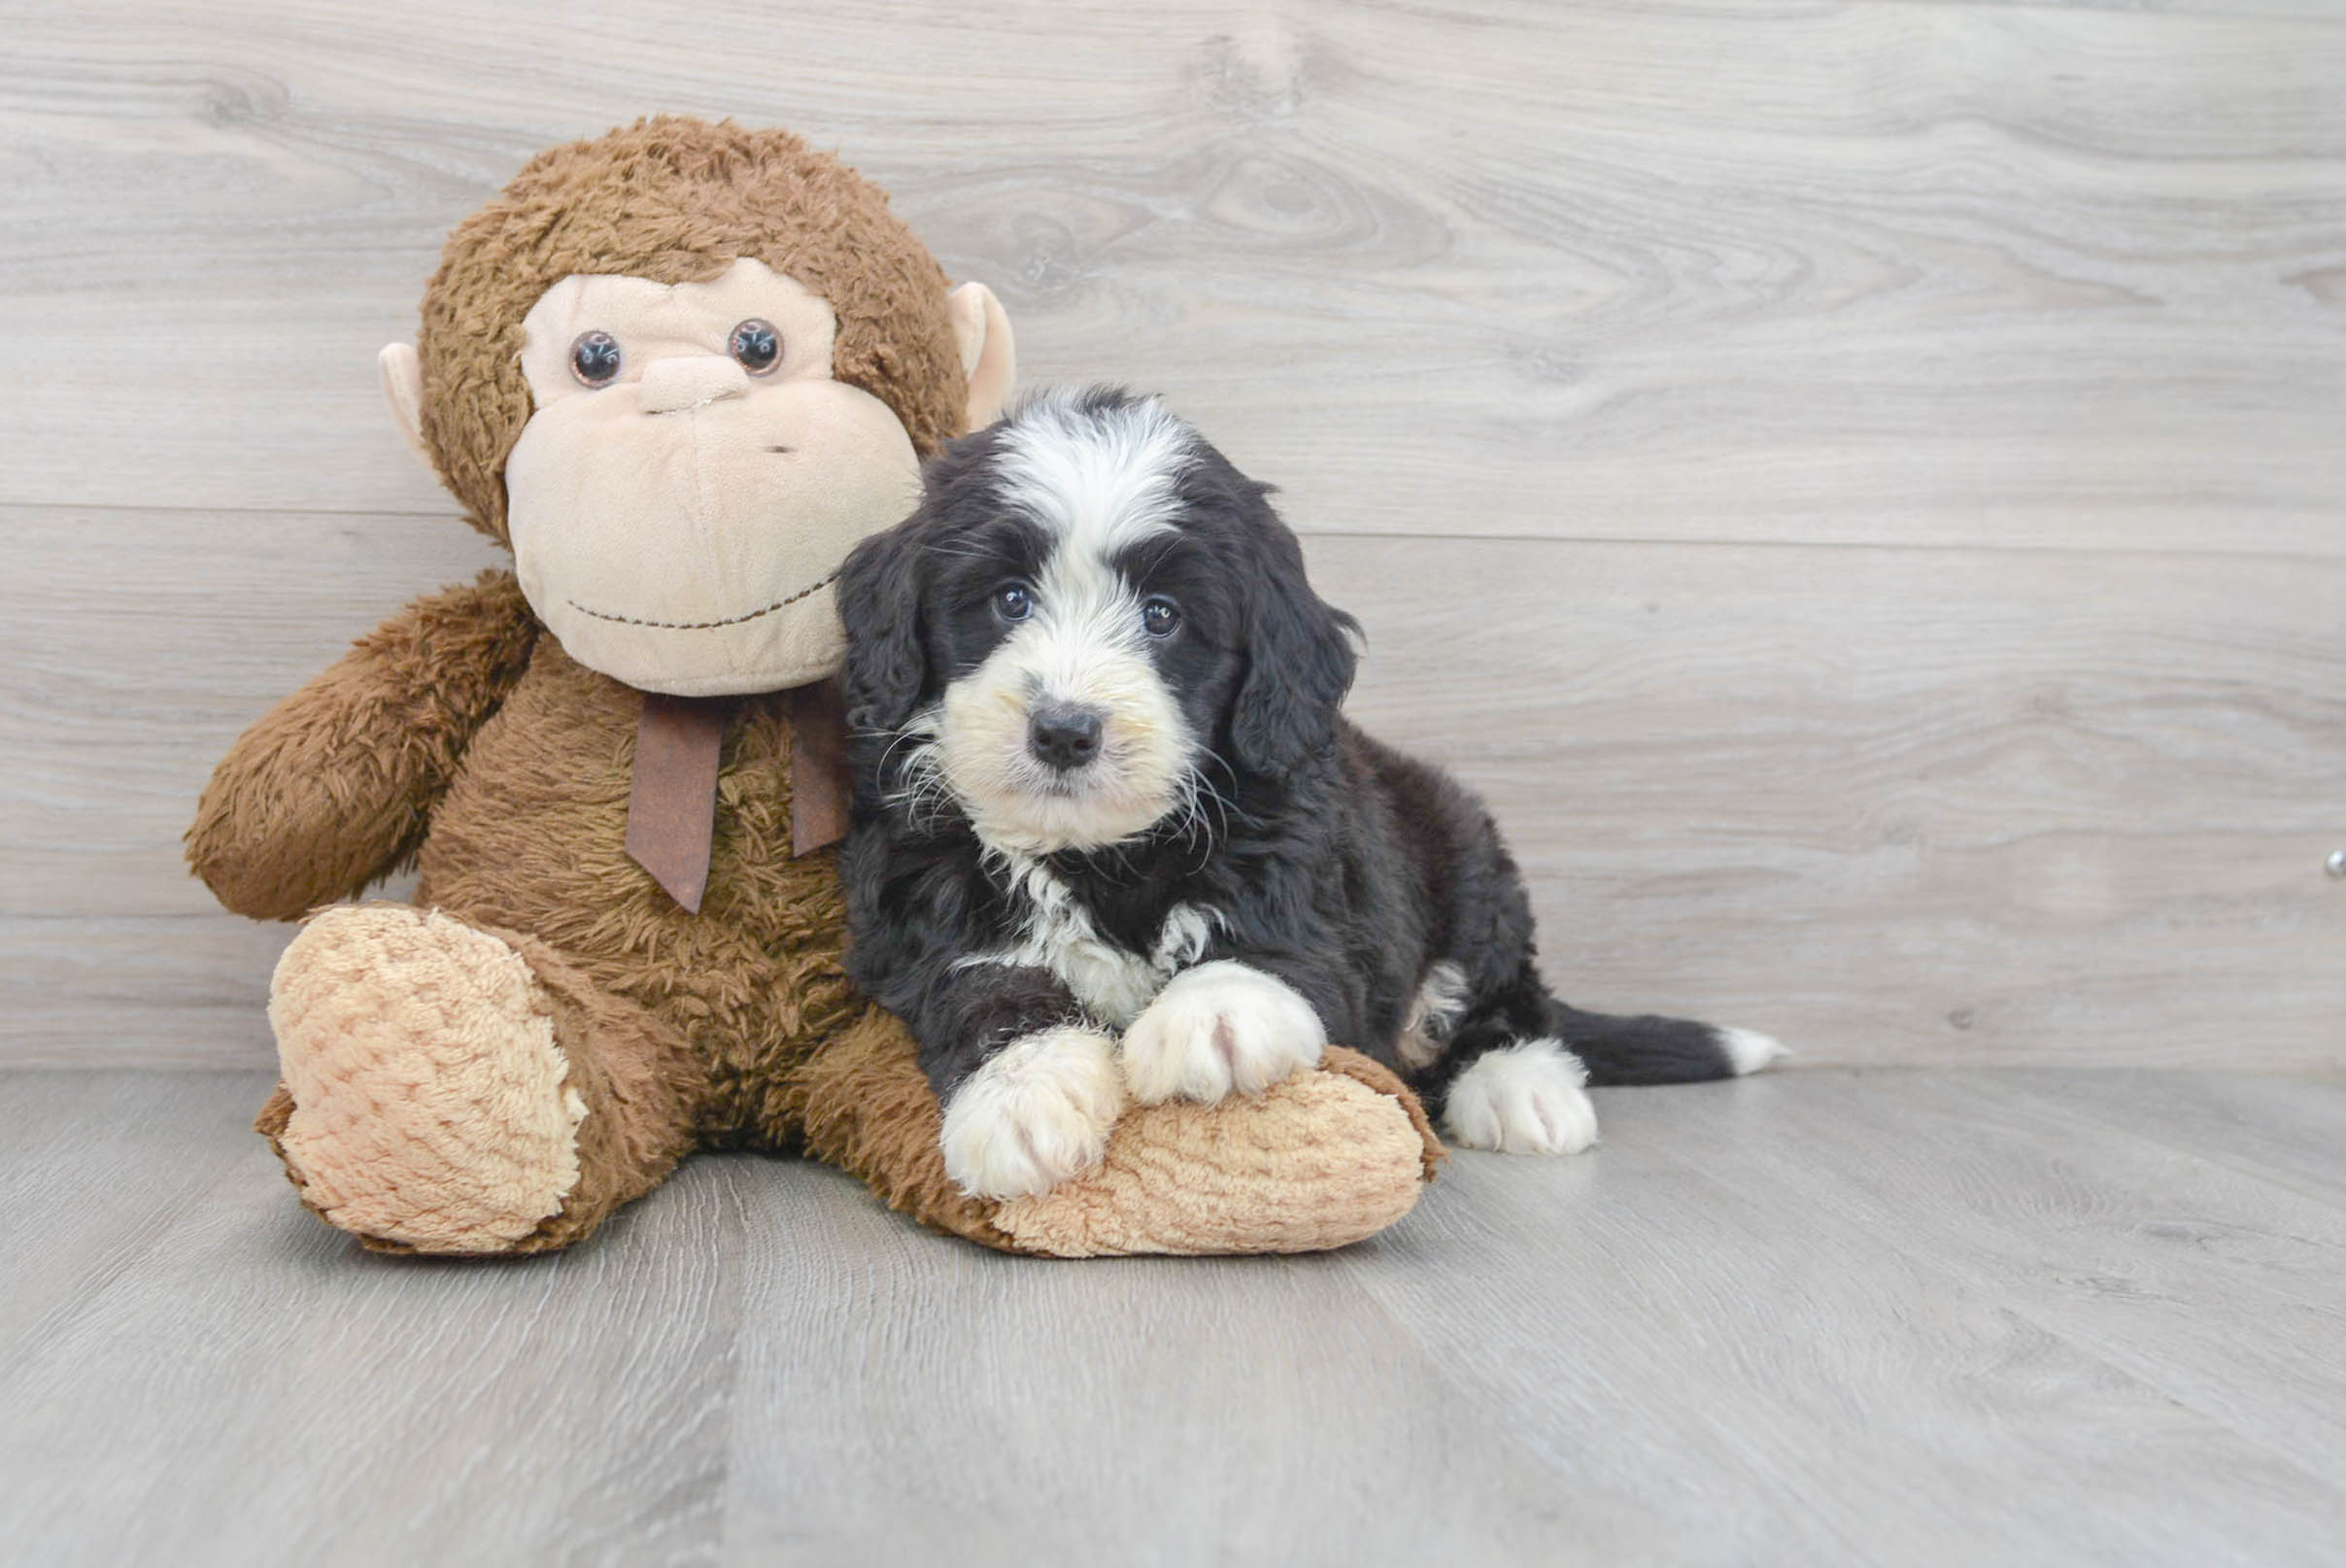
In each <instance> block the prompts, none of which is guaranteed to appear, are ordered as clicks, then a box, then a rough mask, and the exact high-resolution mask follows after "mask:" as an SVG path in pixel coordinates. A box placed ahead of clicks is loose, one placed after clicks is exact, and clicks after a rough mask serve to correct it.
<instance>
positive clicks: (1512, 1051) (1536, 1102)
mask: <svg viewBox="0 0 2346 1568" xmlns="http://www.w3.org/2000/svg"><path fill="white" fill-rule="evenodd" d="M1587 1082H1588V1069H1587V1068H1586V1067H1585V1066H1583V1065H1582V1064H1581V1059H1580V1058H1579V1057H1577V1056H1575V1055H1573V1054H1572V1052H1570V1051H1568V1050H1566V1049H1565V1048H1564V1047H1563V1046H1562V1045H1561V1044H1560V1043H1558V1042H1557V1041H1555V1040H1525V1041H1524V1042H1522V1043H1521V1044H1519V1045H1503V1046H1501V1047H1499V1048H1498V1049H1496V1050H1490V1051H1485V1052H1483V1053H1482V1054H1481V1055H1480V1056H1478V1057H1477V1058H1475V1060H1474V1062H1473V1063H1472V1064H1470V1065H1469V1066H1468V1067H1467V1069H1466V1071H1464V1072H1463V1073H1460V1074H1458V1076H1457V1077H1455V1078H1453V1079H1452V1080H1451V1081H1450V1092H1449V1098H1448V1100H1447V1101H1446V1102H1445V1104H1444V1107H1443V1111H1442V1122H1443V1129H1444V1131H1445V1132H1447V1133H1448V1134H1449V1135H1450V1142H1453V1143H1456V1144H1458V1145H1459V1146H1460V1147H1461V1148H1489V1149H1497V1150H1499V1151H1500V1152H1501V1153H1503V1154H1578V1153H1580V1152H1581V1150H1582V1149H1584V1148H1586V1147H1587V1146H1588V1145H1589V1144H1591V1143H1593V1142H1596V1141H1597V1108H1596V1107H1595V1106H1593V1105H1591V1104H1590V1103H1589V1099H1588V1090H1587V1089H1586V1087H1585V1085H1586V1084H1587Z"/></svg>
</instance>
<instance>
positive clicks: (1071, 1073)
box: [940, 1024, 1124, 1198]
mask: <svg viewBox="0 0 2346 1568" xmlns="http://www.w3.org/2000/svg"><path fill="white" fill-rule="evenodd" d="M1123 1113H1124V1080H1123V1078H1122V1077H1121V1076H1120V1075H1119V1074H1118V1073H1117V1071H1116V1042H1115V1041H1114V1040H1110V1039H1109V1038H1108V1037H1107V1036H1105V1035H1104V1034H1102V1033H1100V1032H1099V1031H1098V1030H1096V1029H1085V1028H1082V1027H1080V1026H1077V1025H1073V1024H1070V1025H1065V1026H1062V1027H1060V1028H1057V1029H1045V1030H1042V1031H1040V1032H1039V1033H1037V1034H1033V1035H1027V1036H1025V1037H1023V1038H1021V1039H1018V1040H1012V1041H1011V1042H1010V1043H1009V1044H1007V1045H1005V1046H1003V1048H1002V1049H1001V1050H999V1051H997V1052H996V1053H995V1054H994V1055H993V1056H991V1057H990V1058H988V1059H987V1061H986V1064H985V1065H984V1066H983V1067H981V1068H979V1069H978V1070H977V1071H976V1072H975V1073H972V1074H969V1077H968V1078H967V1079H965V1080H964V1081H963V1083H962V1085H961V1087H960V1088H958V1089H956V1090H955V1091H954V1092H953V1098H952V1100H951V1102H950V1103H948V1104H947V1105H946V1107H945V1125H944V1133H943V1136H942V1139H941V1140H940V1141H941V1142H942V1143H943V1145H944V1152H945V1174H946V1175H947V1176H951V1177H952V1178H953V1180H954V1181H955V1183H956V1184H958V1185H959V1186H960V1187H961V1190H962V1191H964V1192H966V1193H968V1194H969V1195H970V1196H971V1197H973V1198H1023V1197H1028V1196H1031V1195H1033V1194H1035V1193H1040V1192H1048V1191H1049V1190H1050V1189H1051V1188H1053V1187H1055V1186H1057V1185H1058V1184H1059V1183H1060V1182H1062V1181H1065V1180H1067V1179H1068V1178H1069V1177H1071V1176H1081V1175H1082V1174H1083V1173H1084V1172H1086V1171H1088V1170H1090V1169H1091V1168H1092V1167H1093V1166H1095V1165H1097V1164H1099V1163H1100V1156H1101V1154H1102V1152H1103V1151H1105V1149H1106V1147H1107V1135H1108V1132H1109V1131H1110V1129H1112V1128H1113V1127H1114V1126H1115V1125H1116V1118H1117V1117H1118V1116H1120V1115H1122V1114H1123Z"/></svg>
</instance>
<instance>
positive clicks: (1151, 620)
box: [1140, 598, 1181, 637]
mask: <svg viewBox="0 0 2346 1568" xmlns="http://www.w3.org/2000/svg"><path fill="white" fill-rule="evenodd" d="M1140 625H1141V628H1142V629H1143V630H1145V631H1147V632H1148V634H1149V635H1150V636H1152V637H1170V636H1172V635H1173V633H1174V632H1175V631H1179V630H1180V627H1181V607H1180V606H1179V605H1178V604H1175V603H1174V602H1173V600H1172V599H1169V598H1152V599H1150V600H1149V601H1148V602H1147V603H1145V604H1143V605H1141V606H1140Z"/></svg>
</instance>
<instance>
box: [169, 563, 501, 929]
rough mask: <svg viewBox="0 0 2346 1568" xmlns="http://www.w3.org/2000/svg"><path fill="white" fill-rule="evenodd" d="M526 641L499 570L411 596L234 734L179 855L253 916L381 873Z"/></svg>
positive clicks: (487, 711) (347, 889) (343, 890)
mask: <svg viewBox="0 0 2346 1568" xmlns="http://www.w3.org/2000/svg"><path fill="white" fill-rule="evenodd" d="M536 636H537V623H536V621H535V619H534V618H533V617H532V616H531V615H530V613H529V607H528V605H527V603H526V602H525V601H524V599H523V598H522V592H521V588H520V586H519V585H518V584H516V583H515V582H514V580H513V575H512V574H511V573H510V572H505V571H486V572H483V573H482V574H481V576H480V579H479V580H478V581H477V582H475V583H472V584H471V585H469V586H466V587H460V588H449V589H443V590H442V591H441V592H439V593H437V594H432V595H427V596H425V597H423V598H420V599H417V600H416V601H415V602H414V603H412V604H410V605H408V606H407V608H405V609H404V610H401V611H400V612H399V613H398V614H397V615H395V616H393V617H391V619H390V620H389V621H386V622H384V623H383V625H381V626H380V627H377V628H376V629H375V630H374V631H371V632H369V633H367V634H366V635H365V636H364V637H361V638H360V639H359V640H358V641H357V643H355V644H354V645H353V646H352V648H351V651H350V652H349V653H348V654H345V655H344V656H343V657H342V659H341V661H340V662H339V663H337V664H336V665H334V666H333V667H332V668H330V669H328V670H326V672H325V673H324V674H323V675H320V676H319V677H318V678H317V679H316V680H313V681H311V682H310V683H309V684H308V685H307V686H304V687H303V688H302V689H301V690H300V691H298V692H295V693H294V694H293V695H292V696H291V697H289V698H287V699H285V700H284V701H282V702H280V703H278V704H277V706H276V707H274V708H272V709H270V710H269V711H268V712H267V713H266V714H264V715H262V716H261V718H260V720H259V722H258V723H256V724H255V725H254V726H253V728H252V729H250V730H247V731H246V732H245V733H244V734H243V735H241V736H239V737H238V739H237V741H236V744H235V745H233V746H231V747H230V748H229V749H228V755H227V756H226V757H224V758H222V759H221V765H220V767H219V768H218V769H216V770H215V771H214V773H213V775H212V782H211V783H210V784H209V785H207V786H206V787H205V789H204V795H203V800H202V801H201V802H200V803H199V804H198V805H197V807H196V812H195V823H194V826H192V827H190V828H189V829H188V830H187V864H188V865H189V866H190V867H191V868H193V869H194V871H195V874H196V875H198V876H200V877H202V878H203V879H204V883H205V885H206V886H207V887H209V888H211V889H212V891H213V893H214V894H215V895H216V896H217V897H218V898H219V899H220V902H221V903H224V904H226V905H227V906H228V907H229V908H231V909H233V910H235V911H236V912H237V913H239V914H244V915H250V916H252V917H253V918H255V919H256V920H291V919H294V918H296V917H297V916H299V915H301V914H303V913H304V912H306V911H307V910H309V909H310V908H312V907H314V906H315V905H317V904H320V903H328V902H330V901H332V900H334V899H340V898H348V897H350V896H351V895H353V894H356V893H357V892H358V891H359V890H360V889H362V888H364V887H365V886H366V885H367V884H368V883H370V882H372V881H374V880H376V879H377V878H379V877H382V876H384V875H387V874H389V873H390V872H391V870H392V869H395V868H396V867H397V866H398V865H399V864H400V862H402V861H404V860H405V859H407V858H408V857H409V856H410V855H412V854H414V853H415V851H416V849H417V848H418V846H419V845H421V844H422V842H423V839H424V830H425V825H426V822H427V821H428V819H429V816H430V812H431V807H432V804H433V802H434V801H437V800H438V799H439V798H440V795H441V793H442V792H443V791H445V790H446V789H447V787H448V783H449V780H450V778H451V777H452V776H453V775H454V773H455V771H456V767H457V763H458V761H459V759H460V758H461V757H462V756H463V754H464V749H465V747H466V746H467V745H468V744H469V743H470V742H471V740H472V736H473V734H474V733H475V732H476V731H478V730H479V729H480V727H481V725H482V724H483V723H484V722H486V721H487V720H488V718H489V716H490V715H491V714H492V713H493V712H495V711H496V707H497V704H498V703H499V702H501V701H502V700H503V699H504V698H505V694H506V693H507V692H509V691H511V690H512V688H513V685H514V683H515V682H516V681H518V680H519V679H520V678H521V675H522V671H523V669H524V668H526V667H527V665H528V662H529V652H530V648H531V646H532V645H533V643H534V642H535V639H536Z"/></svg>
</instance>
